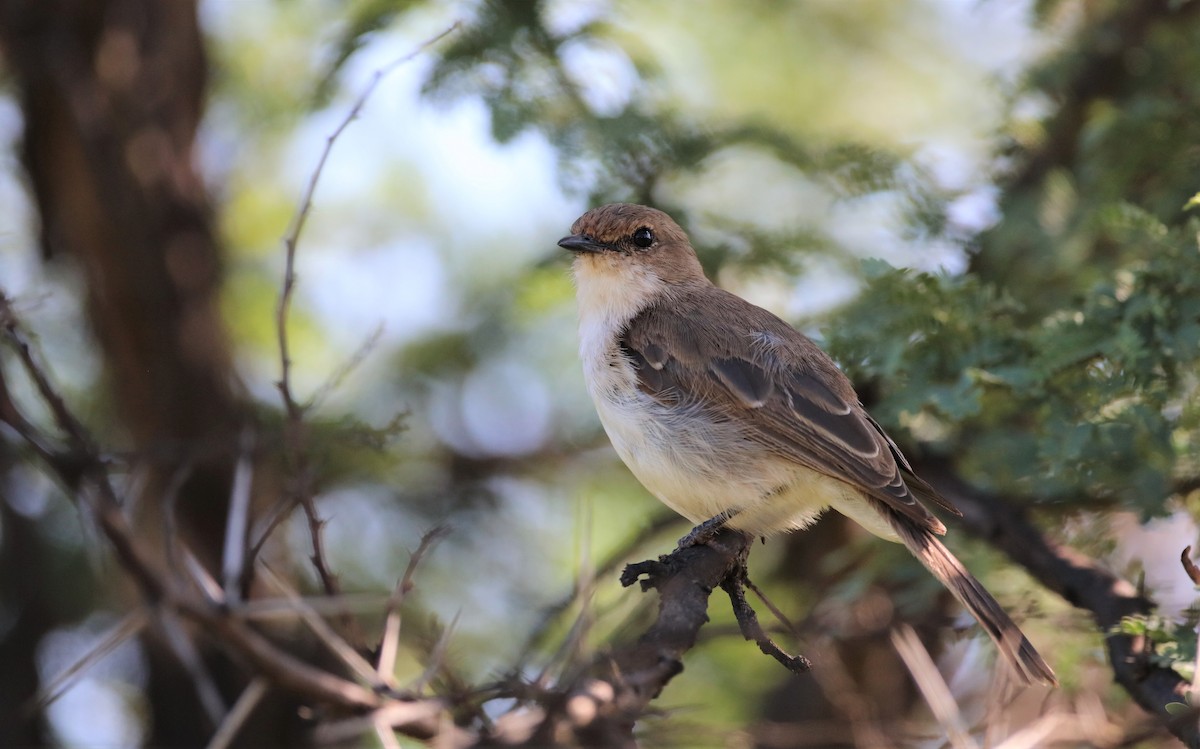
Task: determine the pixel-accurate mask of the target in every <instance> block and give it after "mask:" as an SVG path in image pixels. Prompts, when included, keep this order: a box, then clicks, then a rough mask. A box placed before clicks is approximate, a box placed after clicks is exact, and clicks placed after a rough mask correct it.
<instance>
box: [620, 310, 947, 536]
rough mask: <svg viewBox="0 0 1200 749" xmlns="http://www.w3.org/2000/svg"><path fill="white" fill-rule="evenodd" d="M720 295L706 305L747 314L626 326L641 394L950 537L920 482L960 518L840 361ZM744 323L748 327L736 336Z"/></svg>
mask: <svg viewBox="0 0 1200 749" xmlns="http://www.w3.org/2000/svg"><path fill="white" fill-rule="evenodd" d="M711 292H712V293H719V294H720V296H718V297H714V299H710V300H706V301H707V302H709V304H706V305H704V307H706V308H710V309H711V308H712V306H713V305H712V302H713V301H714V300H716V301H718V302H719V303H720V304H721V305H725V306H732V305H737V306H738V307H740V308H739V309H736V310H732V309H731V310H727V311H728V312H734V313H735V314H725V315H719V316H715V317H714V319H707V320H704V319H698V318H697V317H696V316H695V315H688V314H687V307H688V306H689V305H683V306H682V307H676V308H674V309H667V308H663V307H656V308H651V309H649V310H647V311H645V312H643V313H642V314H641V315H639V316H638V317H636V318H634V320H633V321H632V322H631V323H630V324H629V326H628V327H627V328H626V331H625V333H624V335H623V336H622V339H621V342H620V345H621V348H622V350H623V352H624V354H625V355H626V356H627V357H628V358H629V359H630V360H631V361H632V363H633V365H634V367H635V368H636V370H637V376H638V386H639V388H641V390H642V391H643V392H645V393H647V394H648V395H650V396H651V397H653V398H656V399H658V400H659V401H660V402H662V403H664V404H667V405H685V404H686V405H689V406H692V407H698V408H701V409H704V410H706V411H708V412H710V413H711V414H712V415H713V416H715V417H717V418H736V419H739V420H740V421H742V422H743V423H745V424H746V425H747V436H748V437H749V438H750V439H753V440H756V441H758V442H760V443H761V444H763V445H764V446H766V447H768V448H769V449H771V450H773V451H775V452H777V453H779V454H780V455H782V456H784V457H787V458H789V459H791V460H794V461H796V462H797V463H799V464H801V465H803V466H805V467H807V468H810V469H812V470H815V471H817V472H819V473H822V474H825V475H827V476H831V477H833V478H836V479H838V480H840V481H844V482H846V483H847V484H850V485H852V486H855V487H857V488H859V489H860V490H862V491H864V492H865V493H867V494H868V495H870V496H872V497H875V498H876V499H878V500H880V501H882V502H883V503H884V504H886V505H887V506H888V507H891V508H893V509H894V510H896V511H897V512H899V513H900V514H902V515H905V516H907V517H909V518H912V519H913V520H916V521H917V522H918V523H919V524H920V525H921V526H923V527H925V528H928V529H929V530H932V531H935V532H939V533H942V532H945V528H944V526H943V525H942V524H941V522H940V521H938V520H937V518H935V517H934V516H933V515H931V514H930V513H929V511H928V510H927V509H925V507H924V506H923V505H921V503H920V502H919V501H918V500H917V497H916V496H915V495H914V494H913V491H912V490H911V489H910V483H911V485H912V489H915V490H916V491H918V492H919V493H920V495H921V497H922V498H925V499H929V500H931V501H933V502H935V503H936V504H938V505H940V506H942V507H944V508H945V509H947V510H949V511H951V512H954V513H956V514H957V513H958V511H957V510H956V509H955V508H954V507H953V506H952V505H950V504H949V502H947V501H946V500H944V499H942V498H941V497H939V496H938V495H937V493H936V492H935V491H934V490H933V489H932V488H931V487H930V486H929V485H928V484H926V483H925V482H924V481H922V480H921V479H920V478H918V477H917V476H915V475H913V474H912V469H911V467H910V466H909V464H908V461H907V460H905V458H904V456H903V455H902V454H901V453H900V450H899V449H898V448H897V447H896V445H895V443H894V442H892V440H891V439H890V438H889V437H888V436H887V435H886V434H885V433H884V431H883V430H882V429H881V428H880V426H879V425H878V424H877V423H876V422H875V421H874V420H873V419H872V418H871V417H870V416H869V415H868V414H867V412H866V410H865V409H863V407H862V405H861V404H859V402H858V399H857V397H856V396H855V395H854V393H853V389H852V388H851V387H850V385H849V383H848V382H847V381H846V380H845V378H844V376H843V375H842V374H841V373H840V371H838V370H837V368H836V367H835V365H834V364H833V362H832V361H831V360H830V359H829V358H828V357H827V356H826V355H825V354H824V353H823V352H821V351H820V349H819V348H818V347H817V346H816V345H815V344H813V343H812V342H811V341H809V340H808V339H807V338H805V337H804V336H803V335H801V334H800V333H798V332H796V331H795V330H794V329H792V328H791V327H790V326H788V325H787V324H786V323H784V322H783V321H782V320H780V319H779V318H777V317H775V316H774V315H771V314H770V313H768V312H766V311H765V310H762V309H760V308H758V307H754V306H753V305H750V304H749V303H747V302H744V301H742V300H740V299H738V298H737V297H734V296H732V295H728V294H724V293H723V292H719V290H717V289H715V288H713V289H711ZM742 305H744V307H743V306H742ZM736 324H743V325H747V326H748V327H747V329H745V330H730V326H731V325H736ZM718 326H720V327H719V328H718ZM684 331H686V333H685V332H684ZM730 333H734V334H735V336H736V337H735V338H732V339H731V338H730V335H729V334H730ZM739 339H740V340H739ZM747 343H748V344H749V345H746V344H747ZM734 349H739V350H737V351H735V350H734ZM826 383H830V384H826ZM838 391H840V392H838ZM906 479H907V481H906Z"/></svg>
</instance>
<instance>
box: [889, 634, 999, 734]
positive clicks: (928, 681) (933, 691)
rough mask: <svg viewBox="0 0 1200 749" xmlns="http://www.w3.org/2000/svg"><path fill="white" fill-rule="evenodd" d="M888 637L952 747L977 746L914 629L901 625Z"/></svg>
mask: <svg viewBox="0 0 1200 749" xmlns="http://www.w3.org/2000/svg"><path fill="white" fill-rule="evenodd" d="M891 639H892V646H893V647H895V648H896V652H897V653H898V654H899V655H900V659H901V660H903V661H904V665H905V666H907V667H908V672H909V673H910V674H912V677H913V681H914V682H916V684H917V688H918V689H920V690H921V694H922V696H924V697H925V704H927V705H929V709H930V710H931V711H933V717H934V718H936V719H937V722H938V723H939V724H940V725H941V726H942V730H944V731H945V732H946V737H947V738H948V739H949V741H950V745H951V746H952V747H954V749H979V747H978V745H977V744H976V743H975V742H974V741H973V740H971V737H970V735H968V734H967V731H966V728H965V727H964V726H963V719H962V713H961V711H960V710H959V709H958V703H957V702H955V701H954V695H953V694H951V693H950V686H949V685H948V684H946V680H945V679H943V678H942V674H941V672H940V671H938V668H937V665H936V664H934V662H933V658H932V657H931V656H930V655H929V651H928V650H926V649H925V645H924V644H922V643H921V639H920V638H919V637H917V633H916V631H914V630H913V628H912V627H910V626H908V625H906V624H902V625H900V626H899V627H897V628H896V629H893V630H892V633H891Z"/></svg>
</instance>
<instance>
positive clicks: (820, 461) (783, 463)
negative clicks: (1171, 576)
mask: <svg viewBox="0 0 1200 749" xmlns="http://www.w3.org/2000/svg"><path fill="white" fill-rule="evenodd" d="M558 244H559V246H560V247H563V248H565V249H568V250H571V251H572V252H574V253H575V259H574V263H573V271H574V276H575V284H576V291H577V296H578V301H579V331H580V345H579V351H580V356H581V358H582V360H583V369H584V376H585V379H586V381H587V388H588V391H589V392H590V393H591V396H592V399H593V401H595V404H596V410H597V411H598V412H599V415H600V421H601V423H602V424H603V425H604V430H605V431H606V432H607V433H608V436H609V439H611V440H612V444H613V447H615V448H616V451H617V454H618V455H620V457H621V459H622V460H623V461H624V462H625V464H626V465H627V466H629V468H630V470H631V471H633V473H634V475H635V476H637V478H638V480H639V481H641V483H642V484H643V485H644V486H645V487H646V488H647V489H648V490H649V491H650V492H651V493H652V494H654V496H656V497H657V498H658V499H659V500H661V501H662V502H663V503H664V504H666V505H667V506H668V507H670V508H671V509H673V510H675V511H676V512H678V513H679V514H681V515H683V516H684V517H686V518H687V519H688V520H691V521H692V522H693V523H698V524H699V525H698V526H697V529H696V530H695V531H693V533H692V534H691V535H689V536H688V537H685V539H684V541H683V542H681V543H685V544H686V543H687V542H689V541H695V540H702V539H704V538H705V537H706V536H708V535H711V533H712V532H715V530H716V529H719V528H720V527H721V526H723V525H728V526H729V527H731V528H735V529H738V530H741V531H744V532H746V533H750V534H753V535H755V536H768V535H771V534H774V533H778V532H780V531H789V530H798V529H802V528H804V527H806V526H808V525H809V524H811V523H812V522H814V521H815V520H816V519H817V517H818V516H819V515H820V514H821V513H822V512H823V511H824V510H826V509H827V508H833V509H835V510H837V511H838V512H840V513H842V514H843V515H846V516H847V517H849V518H851V519H852V520H854V521H856V522H857V523H859V524H860V525H862V526H863V527H864V528H866V529H867V530H868V531H870V532H871V533H873V534H875V535H876V536H880V537H882V538H885V539H887V540H890V541H899V542H901V543H903V544H904V545H905V546H907V547H908V549H909V550H910V551H911V552H912V553H913V554H914V555H916V557H917V559H919V560H920V561H921V562H922V564H924V565H925V567H926V568H928V569H929V571H930V572H932V573H933V575H934V576H935V577H937V579H938V580H940V581H941V582H942V584H944V585H945V586H946V587H947V588H948V589H949V590H950V592H951V593H953V594H954V596H955V597H956V598H957V599H958V600H959V601H960V602H961V603H962V604H963V606H965V607H966V608H967V610H969V611H970V612H971V614H972V615H974V617H975V618H976V619H977V620H978V621H979V623H980V625H982V626H983V628H984V630H986V631H987V633H988V635H990V636H991V638H992V640H993V641H995V643H996V645H997V647H998V648H999V650H1000V652H1001V653H1002V654H1003V656H1004V658H1005V659H1006V660H1007V661H1008V663H1009V664H1010V665H1011V666H1012V668H1013V670H1014V671H1015V673H1016V676H1017V677H1018V678H1019V679H1020V680H1021V681H1022V682H1023V683H1026V684H1029V683H1035V682H1040V683H1049V684H1053V683H1055V679H1054V672H1053V671H1052V670H1051V669H1050V667H1049V666H1048V665H1046V662H1045V661H1044V660H1042V658H1041V656H1040V655H1038V653H1037V651H1036V650H1035V649H1034V648H1033V645H1031V644H1030V642H1029V640H1028V639H1026V638H1025V636H1024V634H1022V632H1021V630H1020V629H1019V628H1018V627H1017V625H1016V624H1015V623H1013V621H1012V619H1010V618H1009V617H1008V615H1007V614H1006V613H1005V612H1004V610H1003V609H1002V608H1001V607H1000V604H998V603H997V602H996V600H995V599H994V598H993V597H992V596H991V594H989V593H988V592H987V590H986V589H985V588H984V587H983V585H981V584H980V583H979V581H978V580H976V579H975V578H974V577H972V576H971V574H970V573H969V572H967V570H966V568H964V567H963V565H962V563H961V562H959V561H958V559H956V558H955V557H954V555H953V554H951V553H950V551H949V550H948V549H947V548H946V547H945V546H944V545H942V543H941V541H939V540H938V538H937V537H938V536H940V535H942V534H944V533H945V532H946V528H945V526H944V525H942V523H941V521H939V520H938V519H937V518H936V517H934V516H933V515H932V514H931V513H930V512H929V510H928V509H926V507H925V506H924V505H923V504H922V501H926V502H929V503H931V504H934V505H937V506H939V507H941V508H942V509H944V510H947V511H949V512H952V513H955V514H959V513H958V510H957V509H955V508H954V506H953V505H951V504H950V503H949V502H948V501H946V500H945V499H943V498H942V497H940V496H939V495H938V493H937V492H936V491H934V489H933V488H932V487H931V486H930V485H929V484H927V483H926V482H925V481H923V480H922V479H920V478H919V477H917V476H916V475H915V474H914V473H913V471H912V467H911V466H910V465H909V462H908V460H906V459H905V457H904V456H903V455H902V454H901V452H900V449H899V448H897V447H896V443H895V442H893V441H892V440H891V438H890V437H888V436H887V434H885V433H884V431H883V429H882V428H881V427H880V426H879V424H878V423H876V421H875V420H874V419H872V418H871V416H870V415H869V414H868V413H867V412H866V410H865V409H864V408H863V405H862V404H861V403H860V402H859V400H858V396H857V395H856V394H855V392H854V388H853V387H852V386H851V384H850V381H849V379H848V378H847V377H846V376H845V375H844V374H842V372H841V370H839V369H838V367H837V365H836V364H834V362H833V360H832V359H830V358H829V356H828V355H827V354H825V352H823V351H822V350H821V349H820V348H818V347H817V345H816V344H815V343H813V342H812V341H811V340H809V339H808V338H807V337H805V336H804V335H803V334H801V333H799V332H797V331H796V330H795V329H794V328H792V327H791V326H790V325H788V324H787V323H785V322H784V321H783V320H781V319H779V318H778V317H776V316H775V315H773V314H771V313H770V312H767V311H766V310H764V309H762V308H760V307H756V306H754V305H753V304H750V303H749V302H747V301H745V300H744V299H741V298H740V297H737V296H735V295H733V294H731V293H729V292H727V291H724V290H722V289H719V288H717V287H716V286H714V285H713V284H712V282H711V281H709V280H708V278H707V277H705V275H704V271H703V269H702V268H701V267H700V262H699V260H697V258H696V253H695V251H694V250H693V249H692V246H691V243H690V242H689V241H688V238H687V235H686V234H685V233H684V232H683V230H682V229H681V228H680V227H679V225H678V224H676V223H675V222H674V221H673V220H672V219H671V217H670V216H668V215H667V214H665V213H663V212H662V211H659V210H655V209H653V208H647V207H645V206H640V205H631V204H625V203H617V204H612V205H606V206H603V207H600V208H596V209H593V210H591V211H588V212H587V213H585V214H584V215H583V216H581V217H580V218H579V219H578V220H577V221H576V222H575V223H574V225H573V226H572V227H571V234H570V236H567V237H564V238H563V239H561V240H560V241H559V242H558Z"/></svg>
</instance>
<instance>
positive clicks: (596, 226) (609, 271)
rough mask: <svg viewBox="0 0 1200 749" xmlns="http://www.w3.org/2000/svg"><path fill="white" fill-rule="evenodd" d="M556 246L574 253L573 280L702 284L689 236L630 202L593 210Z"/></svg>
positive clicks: (664, 218) (656, 213) (664, 217)
mask: <svg viewBox="0 0 1200 749" xmlns="http://www.w3.org/2000/svg"><path fill="white" fill-rule="evenodd" d="M558 246H559V247H562V248H564V249H567V250H570V251H572V252H574V253H575V263H574V269H575V278H576V281H577V282H578V283H579V284H580V286H581V287H582V286H583V285H584V284H587V283H630V284H638V283H642V284H644V283H649V282H657V283H661V284H666V285H667V286H670V285H671V284H679V283H688V282H696V281H701V282H703V281H704V271H703V269H701V267H700V261H699V260H697V259H696V252H695V250H693V249H692V245H691V243H690V242H689V241H688V238H687V234H685V233H684V231H683V229H681V228H679V224H677V223H675V222H674V221H673V220H672V219H671V217H670V216H668V215H667V214H665V213H663V212H662V211H659V210H656V209H654V208H647V207H646V206H643V205H633V204H632V203H612V204H609V205H605V206H601V207H599V208H593V209H592V210H590V211H588V212H587V213H585V214H583V215H582V216H580V217H579V218H578V219H576V221H575V223H574V224H573V225H572V226H571V234H570V235H569V236H566V237H563V238H562V239H560V240H559V241H558Z"/></svg>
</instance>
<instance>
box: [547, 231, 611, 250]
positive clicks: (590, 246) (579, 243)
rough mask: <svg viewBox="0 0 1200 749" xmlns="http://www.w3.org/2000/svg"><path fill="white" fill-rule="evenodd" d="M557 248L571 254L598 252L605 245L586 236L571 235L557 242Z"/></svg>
mask: <svg viewBox="0 0 1200 749" xmlns="http://www.w3.org/2000/svg"><path fill="white" fill-rule="evenodd" d="M558 246H559V247H561V248H563V249H564V250H570V251H571V252H600V251H601V250H603V249H605V245H604V244H602V243H600V242H597V241H596V240H594V239H592V238H591V237H589V236H588V235H586V234H572V235H571V236H569V237H563V238H562V239H560V240H558Z"/></svg>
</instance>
